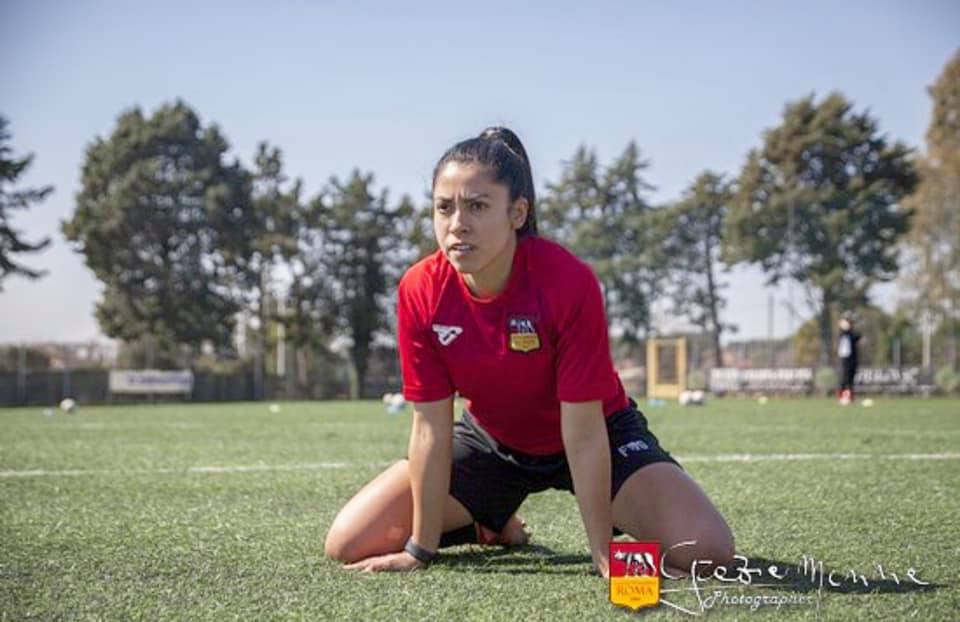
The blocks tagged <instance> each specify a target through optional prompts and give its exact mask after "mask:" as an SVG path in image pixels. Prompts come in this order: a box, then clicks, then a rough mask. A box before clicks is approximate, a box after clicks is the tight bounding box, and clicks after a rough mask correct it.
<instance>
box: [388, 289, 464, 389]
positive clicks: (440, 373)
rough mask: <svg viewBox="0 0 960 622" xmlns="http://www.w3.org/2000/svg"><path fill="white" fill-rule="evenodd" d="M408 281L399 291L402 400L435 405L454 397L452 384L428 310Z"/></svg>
mask: <svg viewBox="0 0 960 622" xmlns="http://www.w3.org/2000/svg"><path fill="white" fill-rule="evenodd" d="M405 281H406V279H405V280H404V281H401V282H400V287H399V288H398V289H397V347H398V350H399V352H400V372H401V375H402V377H403V397H404V399H406V400H408V401H411V402H433V401H436V400H440V399H443V398H445V397H448V396H450V395H452V394H453V392H454V389H453V382H452V381H451V379H450V374H449V372H448V371H447V367H446V365H445V364H444V362H443V360H442V358H441V357H440V353H439V352H438V351H437V349H436V347H435V346H434V344H433V341H432V340H431V337H432V333H431V332H430V328H429V326H428V324H429V308H428V307H427V305H426V304H425V301H424V300H423V297H418V296H415V295H414V293H413V292H411V287H410V285H409V283H407V282H405Z"/></svg>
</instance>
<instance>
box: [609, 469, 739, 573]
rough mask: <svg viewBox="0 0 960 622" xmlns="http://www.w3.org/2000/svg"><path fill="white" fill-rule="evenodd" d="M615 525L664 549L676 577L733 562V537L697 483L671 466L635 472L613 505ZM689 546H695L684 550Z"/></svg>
mask: <svg viewBox="0 0 960 622" xmlns="http://www.w3.org/2000/svg"><path fill="white" fill-rule="evenodd" d="M613 524H614V525H616V526H617V527H618V528H619V529H620V530H622V531H624V532H625V533H627V534H629V535H630V536H632V537H633V538H635V539H637V540H653V541H655V542H659V543H660V550H661V555H663V554H664V553H666V559H665V562H664V566H666V567H667V571H668V572H670V573H671V574H672V575H674V576H680V574H681V573H689V572H690V567H691V564H692V563H693V562H694V560H700V561H701V562H703V563H698V564H697V566H698V568H703V569H705V568H707V567H708V566H709V565H710V564H707V563H706V561H707V560H710V562H712V563H713V564H717V565H724V564H727V563H729V562H730V561H732V560H733V554H734V546H733V534H731V532H730V528H729V527H728V526H727V523H726V521H725V520H724V519H723V516H721V515H720V512H719V511H717V508H715V507H714V506H713V503H711V502H710V499H708V498H707V495H706V494H705V493H704V492H703V490H701V489H700V486H698V485H697V483H696V482H695V481H693V479H692V478H691V477H690V476H689V475H687V474H686V473H685V472H684V471H683V470H682V469H680V468H679V467H677V466H676V465H675V464H672V463H670V462H655V463H653V464H649V465H647V466H645V467H642V468H640V469H638V470H637V471H635V472H634V473H633V474H632V475H631V476H630V477H629V478H627V481H625V482H624V483H623V486H621V487H620V490H619V491H617V495H616V497H615V498H614V500H613ZM685 542H690V543H692V544H681V543H685Z"/></svg>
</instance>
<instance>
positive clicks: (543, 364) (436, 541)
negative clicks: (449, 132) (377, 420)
mask: <svg viewBox="0 0 960 622" xmlns="http://www.w3.org/2000/svg"><path fill="white" fill-rule="evenodd" d="M534 198H535V197H534V188H533V176H532V174H531V169H530V164H529V162H528V160H527V154H526V151H525V150H524V148H523V145H521V143H520V140H519V139H518V138H517V136H516V135H515V134H514V133H513V132H511V131H510V130H508V129H505V128H490V129H488V130H485V131H484V132H483V133H482V134H481V135H480V136H479V137H478V138H473V139H470V140H466V141H463V142H461V143H458V144H456V145H454V146H453V147H452V148H451V149H450V150H449V151H447V152H446V153H445V154H444V155H443V157H442V158H440V162H439V163H438V164H437V166H436V169H434V173H433V226H434V232H435V233H436V236H437V244H438V245H439V250H438V251H437V252H436V253H434V254H433V255H431V256H429V257H427V258H425V259H423V260H422V261H420V262H418V263H417V264H416V265H414V266H413V267H412V268H410V269H409V270H408V271H407V273H406V274H405V275H404V277H403V279H402V280H401V281H400V287H399V292H398V322H397V323H398V331H397V332H398V342H399V350H400V360H401V366H402V371H403V393H404V396H405V397H406V399H407V400H408V401H411V402H413V403H414V407H413V429H412V431H411V434H410V445H409V450H408V460H402V461H400V462H398V463H396V464H394V465H393V466H392V467H390V468H388V469H387V470H386V471H385V472H383V473H381V474H380V475H379V476H378V477H377V478H376V479H374V480H373V481H372V482H370V483H369V484H367V485H366V486H365V487H364V488H363V489H362V490H360V492H358V493H357V494H356V496H354V497H353V498H352V499H351V500H350V501H349V502H348V503H347V504H346V506H344V507H343V509H342V510H340V513H339V514H338V515H337V517H336V519H335V520H334V522H333V525H332V526H331V527H330V531H329V533H328V534H327V540H326V553H327V555H329V556H330V557H332V558H334V559H337V560H340V561H342V562H345V563H347V564H348V566H347V567H348V568H353V569H360V570H368V571H374V570H413V569H416V568H422V567H425V566H426V565H428V564H429V563H430V560H431V559H432V558H433V557H434V556H435V555H436V552H437V549H438V548H440V547H443V546H450V545H455V544H463V543H467V542H480V543H483V544H500V545H516V544H524V543H525V542H526V541H527V533H526V532H525V530H524V527H525V524H524V523H523V522H522V521H520V520H519V519H518V518H517V517H516V515H515V513H516V511H517V509H518V508H519V507H520V504H521V503H522V502H523V500H524V499H525V498H526V496H527V495H528V494H530V493H532V492H539V491H542V490H546V489H548V488H559V489H562V490H568V491H571V492H573V491H576V492H575V495H576V498H577V503H578V505H579V507H580V514H581V517H582V518H583V524H584V527H585V528H586V532H587V539H588V541H589V543H590V552H591V554H592V556H593V563H594V566H595V568H596V569H597V570H598V571H599V572H600V573H601V574H602V575H603V576H604V577H606V576H608V573H609V563H608V562H609V560H608V559H607V557H608V542H609V540H610V538H611V533H612V530H613V528H614V527H616V528H618V529H620V530H621V531H623V532H625V533H626V534H628V535H630V536H632V537H633V538H635V539H637V540H653V541H657V542H660V544H661V546H662V547H663V550H664V551H667V550H670V547H673V546H675V545H679V544H680V543H681V542H687V543H689V542H694V543H695V544H685V545H683V546H677V547H676V548H674V549H673V550H672V551H671V552H670V553H669V554H668V556H667V558H666V563H667V565H668V567H670V568H673V569H674V570H675V571H677V570H676V569H680V571H682V570H683V569H689V568H690V565H691V563H692V562H693V561H694V560H704V561H706V560H712V561H713V563H716V564H725V563H727V562H728V561H730V560H731V558H732V556H733V537H732V535H731V533H730V529H729V528H728V527H727V524H726V522H725V521H724V519H723V517H722V516H721V515H720V513H719V512H718V511H717V509H716V508H715V507H714V506H713V504H712V503H711V502H710V500H709V499H708V498H707V497H706V495H705V494H704V493H703V491H702V490H701V489H700V487H699V486H697V484H696V483H695V482H694V481H693V480H692V479H691V478H690V477H689V476H688V475H687V474H686V473H685V472H684V471H683V470H682V469H681V468H680V467H679V465H678V463H677V462H676V460H674V459H673V458H672V457H671V456H670V454H669V453H667V452H666V451H665V450H664V449H662V448H661V447H660V444H659V443H658V441H657V438H656V437H655V436H654V435H653V433H652V432H650V430H649V429H648V428H647V422H646V419H645V418H644V416H643V415H642V414H641V413H640V412H639V411H638V410H637V408H636V404H635V403H634V402H633V401H632V400H628V399H627V396H626V394H625V393H624V389H623V385H622V384H621V382H620V378H619V377H618V376H617V373H616V371H615V370H614V367H613V363H612V360H611V358H610V349H609V341H608V337H607V322H606V317H605V315H604V310H603V298H602V296H601V293H600V286H599V284H598V282H597V278H596V276H595V275H594V274H593V272H592V271H591V269H590V268H589V267H588V266H587V265H586V264H585V263H583V262H582V261H580V260H579V259H577V258H576V257H575V256H574V255H572V254H571V253H570V252H569V251H567V250H566V249H564V248H563V247H561V246H560V245H558V244H556V243H554V242H550V241H548V240H546V239H543V238H540V237H537V225H536V215H535V211H534V207H535V201H534ZM455 392H459V393H460V395H461V396H463V397H464V398H466V399H467V407H466V410H465V412H464V413H463V416H462V418H461V420H460V421H458V422H456V423H454V416H453V399H454V393H455Z"/></svg>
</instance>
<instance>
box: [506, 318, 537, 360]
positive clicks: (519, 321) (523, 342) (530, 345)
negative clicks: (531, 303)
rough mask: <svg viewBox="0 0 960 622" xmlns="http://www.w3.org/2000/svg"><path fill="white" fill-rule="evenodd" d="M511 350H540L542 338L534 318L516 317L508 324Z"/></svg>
mask: <svg viewBox="0 0 960 622" xmlns="http://www.w3.org/2000/svg"><path fill="white" fill-rule="evenodd" d="M507 327H508V330H509V334H510V349H511V350H513V351H514V352H532V351H534V350H539V349H540V336H539V335H538V334H537V327H536V326H535V325H534V323H533V318H531V317H524V316H514V317H511V318H510V321H509V324H508V326H507Z"/></svg>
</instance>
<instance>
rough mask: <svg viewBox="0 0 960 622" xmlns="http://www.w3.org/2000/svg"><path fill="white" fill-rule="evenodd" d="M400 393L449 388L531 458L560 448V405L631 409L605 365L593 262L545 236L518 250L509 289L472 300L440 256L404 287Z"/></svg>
mask: <svg viewBox="0 0 960 622" xmlns="http://www.w3.org/2000/svg"><path fill="white" fill-rule="evenodd" d="M398 343H399V349H400V360H401V368H402V372H403V383H404V396H405V397H406V398H407V399H408V400H411V401H414V402H424V401H433V400H438V399H442V398H444V397H447V396H449V395H450V394H451V393H453V392H454V391H457V392H459V393H460V395H461V396H463V397H464V398H466V399H467V400H469V403H468V409H469V410H470V412H471V413H473V415H474V417H475V418H476V420H477V422H478V423H479V424H480V425H481V426H482V427H483V428H484V429H485V430H487V431H488V432H489V433H490V434H491V435H492V436H493V437H494V438H496V439H497V440H498V441H500V442H501V443H503V444H504V445H507V446H508V447H512V448H514V449H518V450H520V451H523V452H526V453H530V454H538V455H542V454H551V453H559V452H561V451H563V441H562V439H561V434H560V401H561V400H562V401H567V402H585V401H592V400H600V401H602V402H603V411H604V414H605V415H607V416H608V415H610V414H612V413H613V412H616V411H617V410H620V409H622V408H623V407H625V406H626V405H627V399H626V395H625V393H624V391H623V387H622V385H621V384H620V380H619V378H618V377H617V375H616V371H615V370H614V368H613V363H612V361H611V359H610V348H609V340H608V336H607V324H606V318H605V315H604V311H603V298H602V296H601V294H600V288H599V284H598V283H597V279H596V277H595V276H594V274H593V272H592V271H591V270H590V268H589V266H587V265H586V264H584V263H583V262H581V261H580V260H579V259H577V258H576V257H575V256H573V255H572V254H571V253H570V252H569V251H567V250H566V249H564V248H563V247H561V246H559V245H558V244H555V243H553V242H550V241H548V240H544V239H542V238H524V239H522V240H520V242H519V244H518V246H517V252H516V254H515V255H514V261H513V268H512V271H511V274H510V280H509V282H508V283H507V287H506V289H505V290H504V291H503V292H502V293H500V294H499V295H498V296H496V297H494V298H491V299H485V300H480V299H477V298H474V297H473V296H472V295H471V294H470V291H469V290H468V289H467V287H466V285H465V284H464V283H463V280H462V278H461V277H460V275H459V274H457V272H456V271H455V270H454V269H453V267H452V266H451V265H450V264H449V263H448V262H447V260H446V258H445V257H444V256H443V255H442V254H441V253H440V252H437V253H435V254H433V255H431V256H430V257H427V258H426V259H424V260H422V261H420V262H418V263H417V264H416V265H414V266H413V267H412V268H410V270H408V271H407V273H406V274H405V275H404V278H403V279H402V280H401V283H400V290H399V294H398Z"/></svg>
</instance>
